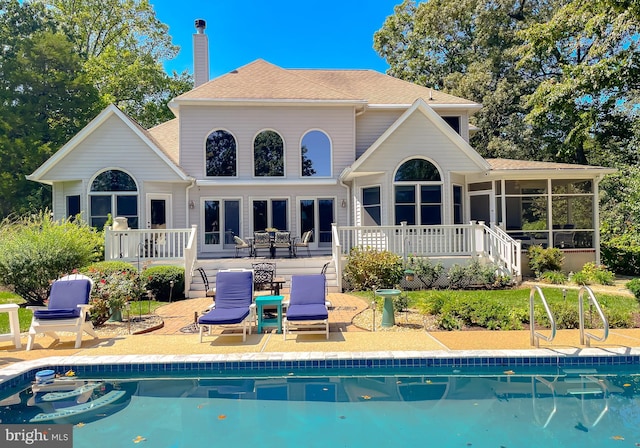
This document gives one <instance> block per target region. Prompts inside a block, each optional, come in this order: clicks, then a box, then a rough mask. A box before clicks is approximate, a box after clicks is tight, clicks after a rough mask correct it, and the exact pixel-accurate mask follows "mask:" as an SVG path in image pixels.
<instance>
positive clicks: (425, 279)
mask: <svg viewBox="0 0 640 448" xmlns="http://www.w3.org/2000/svg"><path fill="white" fill-rule="evenodd" d="M407 269H410V270H412V271H413V272H414V273H415V275H416V276H417V277H418V279H419V280H420V282H422V284H423V285H424V286H425V288H431V287H433V286H434V285H435V284H436V282H437V281H438V280H439V279H440V277H441V276H442V274H443V273H444V266H442V263H433V262H432V261H431V260H429V259H428V258H414V257H409V262H408V263H407Z"/></svg>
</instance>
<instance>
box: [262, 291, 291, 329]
mask: <svg viewBox="0 0 640 448" xmlns="http://www.w3.org/2000/svg"><path fill="white" fill-rule="evenodd" d="M283 299H284V296H258V297H256V312H257V313H258V333H262V330H263V329H264V327H276V328H277V331H278V333H282V300H283ZM271 306H275V307H276V309H277V310H278V317H277V318H273V319H265V318H264V308H265V307H271Z"/></svg>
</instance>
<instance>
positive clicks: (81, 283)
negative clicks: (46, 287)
mask: <svg viewBox="0 0 640 448" xmlns="http://www.w3.org/2000/svg"><path fill="white" fill-rule="evenodd" d="M90 296H91V282H90V281H89V280H85V279H80V280H59V281H56V282H54V283H53V284H52V285H51V291H50V292H49V309H50V310H58V309H76V306H77V305H82V304H86V303H89V297H90ZM79 315H80V314H79V312H78V316H79Z"/></svg>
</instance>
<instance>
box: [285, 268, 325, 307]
mask: <svg viewBox="0 0 640 448" xmlns="http://www.w3.org/2000/svg"><path fill="white" fill-rule="evenodd" d="M325 282H326V277H325V276H324V275H322V274H311V275H293V276H291V297H290V302H291V304H292V305H293V304H295V305H311V304H314V305H315V304H322V305H324V303H325V297H326V288H325V286H326V283H325Z"/></svg>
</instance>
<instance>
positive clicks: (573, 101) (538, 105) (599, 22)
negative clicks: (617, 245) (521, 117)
mask: <svg viewBox="0 0 640 448" xmlns="http://www.w3.org/2000/svg"><path fill="white" fill-rule="evenodd" d="M618 3H619V2H613V1H591V2H583V1H572V2H568V3H567V4H565V5H562V6H560V7H559V8H558V9H556V11H555V14H554V15H553V17H552V18H551V19H550V20H549V21H547V22H544V23H538V24H533V25H532V26H530V27H528V28H527V29H525V30H523V31H522V32H521V33H520V36H522V38H523V45H522V46H521V47H520V49H519V51H520V54H521V60H520V61H519V67H521V68H523V69H524V70H525V71H526V72H528V73H530V74H531V76H536V78H537V80H538V86H537V88H536V90H535V92H534V93H533V94H532V95H531V97H530V98H529V100H528V106H529V107H530V108H531V110H530V112H529V115H528V117H527V119H528V121H529V122H530V123H531V124H532V125H533V126H535V127H536V128H537V129H539V130H540V131H542V132H543V139H544V142H545V144H544V146H542V150H543V152H545V153H546V154H547V155H548V157H553V159H554V160H560V161H567V162H571V161H575V162H578V163H591V164H596V163H597V164H604V165H611V164H612V163H613V162H618V163H620V162H621V163H636V162H637V161H638V157H637V151H636V150H634V149H632V148H629V146H628V142H629V140H630V139H631V138H632V137H633V126H634V122H636V125H637V114H638V110H637V107H636V106H637V103H638V101H637V100H638V87H640V66H639V63H640V53H638V31H639V26H640V21H639V17H638V15H637V9H636V10H635V11H636V13H635V14H634V12H633V10H624V9H621V8H619V7H618V6H619V5H618Z"/></svg>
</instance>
